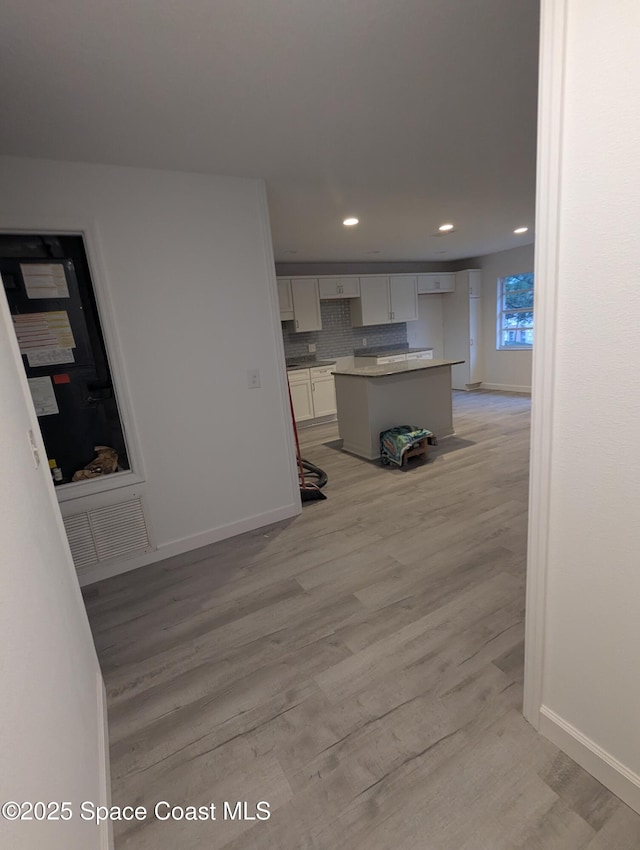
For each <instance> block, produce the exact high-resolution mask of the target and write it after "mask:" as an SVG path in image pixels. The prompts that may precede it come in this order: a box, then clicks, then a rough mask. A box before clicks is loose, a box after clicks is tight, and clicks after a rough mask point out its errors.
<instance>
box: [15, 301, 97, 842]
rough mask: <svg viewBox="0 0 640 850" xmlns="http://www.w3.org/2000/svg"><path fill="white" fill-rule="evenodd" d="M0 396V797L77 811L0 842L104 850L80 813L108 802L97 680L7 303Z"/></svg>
mask: <svg viewBox="0 0 640 850" xmlns="http://www.w3.org/2000/svg"><path fill="white" fill-rule="evenodd" d="M0 398H1V399H2V415H0V450H1V452H2V475H0V517H1V520H0V524H1V536H2V547H1V549H0V576H1V580H2V592H1V593H0V682H1V683H2V685H1V690H2V698H1V705H2V711H1V716H2V723H1V724H0V764H1V765H2V770H0V801H2V802H3V803H4V802H6V801H11V800H13V801H18V802H21V801H24V800H30V801H35V800H42V801H49V800H57V801H69V802H71V803H72V804H73V806H74V809H75V812H74V817H73V818H72V820H70V821H68V822H66V823H62V822H59V823H56V822H53V821H48V822H47V821H45V822H31V823H27V822H19V821H14V822H10V821H8V820H6V819H0V846H2V847H6V848H9V847H10V848H12V850H27V848H28V849H29V850H31V848H36V847H47V848H49V850H71V848H77V850H92V848H96V850H97V848H102V850H104V848H105V847H106V844H102V843H101V840H100V839H101V836H100V834H99V833H98V830H97V829H96V828H91V826H90V825H89V824H87V823H85V822H84V821H81V820H80V818H79V817H78V806H79V804H80V803H81V802H83V801H85V800H89V801H92V802H94V803H100V804H103V805H104V803H105V802H106V800H107V796H106V795H107V775H106V767H105V746H104V737H103V733H104V722H103V721H104V718H103V715H102V706H103V703H102V697H103V688H102V678H101V676H100V670H99V668H98V662H97V659H96V655H95V651H94V647H93V641H92V638H91V633H90V631H89V624H88V622H87V616H86V613H85V610H84V605H83V603H82V598H81V596H80V591H79V589H78V583H77V579H76V576H75V570H74V566H73V562H72V560H71V554H70V552H69V549H68V546H67V541H66V536H65V533H64V528H63V526H62V520H61V517H60V512H59V510H58V506H57V503H56V498H55V494H54V492H53V485H52V483H51V475H50V472H49V469H48V467H47V460H46V454H44V446H43V444H42V441H41V439H40V435H39V431H38V425H37V419H36V416H35V412H34V410H33V406H32V404H31V400H30V397H29V395H28V389H27V386H26V380H25V377H24V371H23V369H22V365H21V364H20V362H19V354H18V351H17V345H16V343H15V338H14V337H13V333H12V330H11V319H10V317H9V311H8V309H7V305H6V302H5V301H4V299H1V300H0ZM29 429H32V430H33V431H34V433H35V435H36V438H37V440H38V447H39V450H40V452H41V456H42V458H43V463H42V464H41V466H40V468H39V469H36V468H35V464H34V461H33V456H32V452H31V448H30V444H29V439H28V431H29Z"/></svg>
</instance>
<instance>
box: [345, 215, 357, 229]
mask: <svg viewBox="0 0 640 850" xmlns="http://www.w3.org/2000/svg"><path fill="white" fill-rule="evenodd" d="M342 223H343V224H344V226H345V227H353V226H354V224H357V223H358V219H357V218H353V217H352V218H345V220H344V221H343V222H342Z"/></svg>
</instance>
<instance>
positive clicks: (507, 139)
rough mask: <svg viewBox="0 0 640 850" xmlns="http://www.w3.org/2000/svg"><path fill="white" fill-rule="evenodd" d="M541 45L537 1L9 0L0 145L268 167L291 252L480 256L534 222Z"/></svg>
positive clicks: (42, 152) (113, 158) (255, 169)
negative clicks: (442, 231) (352, 222)
mask: <svg viewBox="0 0 640 850" xmlns="http://www.w3.org/2000/svg"><path fill="white" fill-rule="evenodd" d="M537 52H538V0H182V1H181V0H55V2H54V3H51V2H45V0H4V3H3V12H2V22H1V25H0V79H1V80H2V88H1V91H2V95H1V97H2V103H1V114H2V121H1V124H0V152H2V153H7V154H15V155H22V156H37V157H48V158H52V159H68V160H81V161H88V162H103V163H116V164H121V165H136V166H148V167H153V168H170V169H180V170H186V171H201V172H211V173H215V174H229V175H241V176H260V177H264V178H265V179H266V182H267V187H268V193H269V206H270V213H271V225H272V230H273V239H274V248H275V254H276V259H277V260H281V261H290V262H292V261H295V262H305V261H323V260H326V261H333V260H368V261H371V260H453V259H458V258H462V257H472V256H478V255H481V254H486V253H491V252H493V251H499V250H504V249H507V248H510V247H514V246H516V245H521V244H524V243H526V242H531V241H532V239H533V223H534V201H535V148H536V94H537V93H536V86H537ZM348 214H353V215H356V216H358V218H359V219H360V222H361V223H360V224H359V225H358V226H357V227H356V228H351V229H348V228H344V227H343V226H342V224H341V222H342V219H343V218H344V217H345V216H346V215H348ZM444 221H452V222H454V223H455V226H456V229H455V232H454V233H452V234H450V235H448V236H444V237H443V236H436V235H434V234H435V233H436V232H437V227H438V225H439V224H441V223H442V222H444ZM519 225H528V226H529V228H530V231H529V233H527V234H526V236H524V237H522V236H521V237H516V236H514V235H513V229H514V228H515V227H517V226H519ZM293 251H295V252H297V253H295V254H293V253H289V252H293ZM372 252H379V253H372Z"/></svg>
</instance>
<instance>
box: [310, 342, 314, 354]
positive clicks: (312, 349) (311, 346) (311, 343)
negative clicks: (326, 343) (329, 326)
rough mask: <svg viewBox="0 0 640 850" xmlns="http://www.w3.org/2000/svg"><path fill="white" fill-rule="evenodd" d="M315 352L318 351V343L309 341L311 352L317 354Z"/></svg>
mask: <svg viewBox="0 0 640 850" xmlns="http://www.w3.org/2000/svg"><path fill="white" fill-rule="evenodd" d="M315 353H316V344H315V342H310V343H309V354H315Z"/></svg>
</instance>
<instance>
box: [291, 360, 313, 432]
mask: <svg viewBox="0 0 640 850" xmlns="http://www.w3.org/2000/svg"><path fill="white" fill-rule="evenodd" d="M287 377H288V379H289V389H290V390H291V402H292V404H293V418H294V419H295V420H296V422H305V421H306V420H307V419H313V396H312V395H311V377H310V375H309V370H308V369H296V370H295V372H288V373H287Z"/></svg>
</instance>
